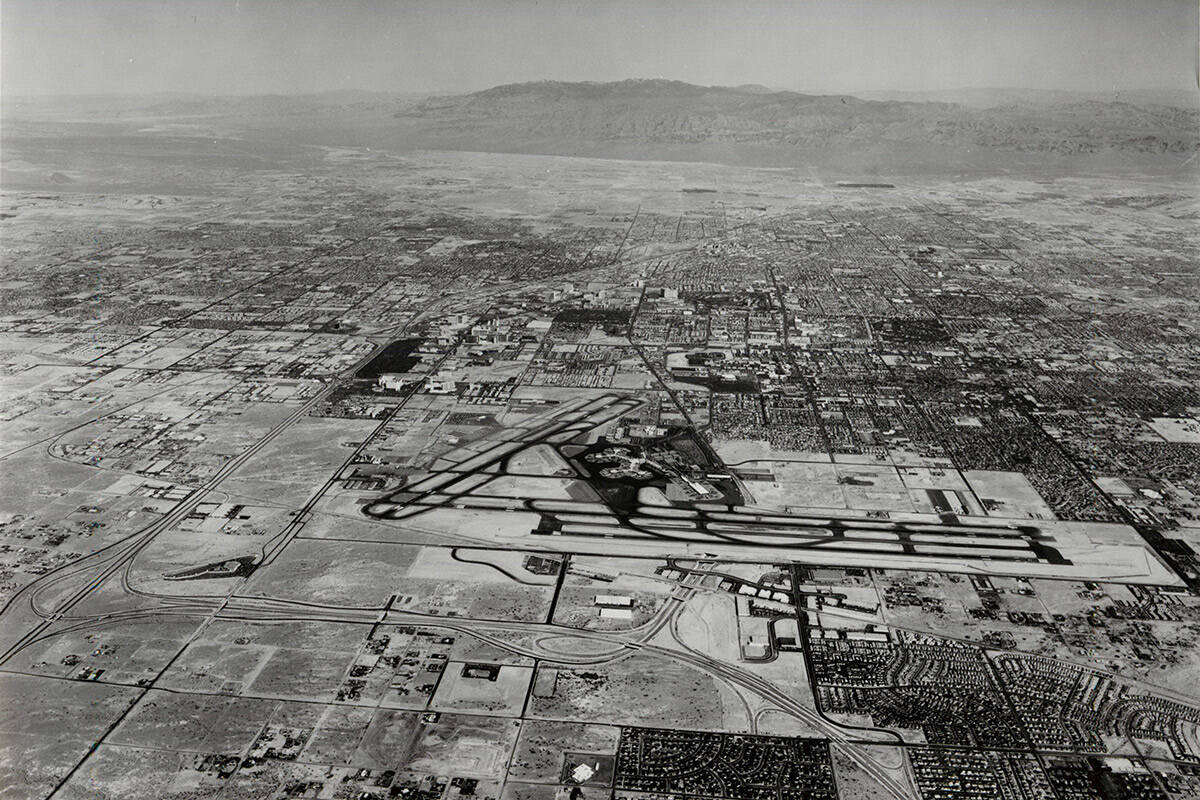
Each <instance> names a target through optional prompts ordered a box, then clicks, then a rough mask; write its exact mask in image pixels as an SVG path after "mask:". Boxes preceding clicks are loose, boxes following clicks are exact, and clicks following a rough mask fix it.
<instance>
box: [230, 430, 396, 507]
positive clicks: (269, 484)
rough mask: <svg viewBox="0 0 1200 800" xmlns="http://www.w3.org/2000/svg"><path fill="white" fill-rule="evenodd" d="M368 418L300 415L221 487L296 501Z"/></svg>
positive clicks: (340, 456)
mask: <svg viewBox="0 0 1200 800" xmlns="http://www.w3.org/2000/svg"><path fill="white" fill-rule="evenodd" d="M377 424H378V423H376V422H375V421H373V420H354V419H330V418H323V417H305V418H303V419H302V420H299V421H298V422H296V423H295V424H293V425H292V426H290V427H289V428H288V429H287V430H285V431H284V432H283V433H282V434H280V435H279V436H278V437H277V438H275V439H273V440H272V441H271V443H270V444H269V445H268V446H267V447H265V448H263V449H262V450H261V451H259V452H258V453H256V454H255V455H254V457H253V458H251V459H250V460H249V461H247V462H246V463H245V465H243V466H242V467H241V469H239V470H238V471H237V472H235V473H234V474H233V475H232V476H231V477H230V478H229V480H227V481H225V482H224V483H223V484H222V485H221V488H222V489H223V490H224V491H227V492H230V493H232V494H236V495H240V496H243V497H247V498H258V499H262V500H269V501H271V502H273V503H278V504H281V505H289V506H293V507H299V506H301V505H303V504H304V501H305V500H306V499H307V498H308V497H309V496H310V495H311V494H312V493H313V492H314V491H316V490H317V489H318V488H320V486H321V485H322V484H324V483H325V480H326V479H327V478H328V477H329V476H330V475H331V474H333V472H334V470H336V469H337V467H339V466H340V465H341V464H342V462H343V461H345V460H346V458H347V457H348V456H349V455H350V453H351V452H352V449H351V448H352V446H355V445H357V444H358V442H360V441H362V440H363V439H364V438H366V437H367V436H368V435H369V434H370V433H371V431H372V430H374V429H375V427H376V425H377Z"/></svg>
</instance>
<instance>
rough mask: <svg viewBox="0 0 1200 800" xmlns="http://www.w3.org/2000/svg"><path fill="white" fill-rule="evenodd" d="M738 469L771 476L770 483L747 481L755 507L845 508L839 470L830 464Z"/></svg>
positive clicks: (751, 465) (783, 463) (777, 463)
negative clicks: (761, 472)
mask: <svg viewBox="0 0 1200 800" xmlns="http://www.w3.org/2000/svg"><path fill="white" fill-rule="evenodd" d="M737 469H742V470H746V471H747V472H751V473H752V474H757V473H758V472H759V471H764V472H765V473H769V474H770V476H771V480H747V481H746V488H747V489H748V490H749V491H750V494H751V495H752V496H753V498H754V504H755V505H759V506H765V507H767V508H778V509H798V510H799V509H808V508H821V509H838V508H846V497H845V495H844V494H843V492H842V487H841V485H840V484H839V483H838V475H837V469H838V468H837V467H835V466H834V465H833V464H830V463H828V461H825V462H824V463H822V462H814V461H747V462H744V463H742V464H739V465H738V466H737Z"/></svg>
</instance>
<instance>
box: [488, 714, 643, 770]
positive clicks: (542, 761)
mask: <svg viewBox="0 0 1200 800" xmlns="http://www.w3.org/2000/svg"><path fill="white" fill-rule="evenodd" d="M620 738H621V730H620V729H619V728H615V727H612V726H609V725H588V724H586V723H582V722H552V721H549V720H527V721H525V723H524V724H522V726H521V735H520V736H519V737H518V738H517V749H516V751H514V753H513V758H512V762H511V763H510V764H509V768H508V774H509V777H510V778H513V779H514V780H528V781H556V780H559V778H560V777H561V775H562V765H563V753H567V752H571V753H595V754H598V755H611V754H613V753H616V752H617V743H618V742H619V741H620Z"/></svg>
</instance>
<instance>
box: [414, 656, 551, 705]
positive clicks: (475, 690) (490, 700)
mask: <svg viewBox="0 0 1200 800" xmlns="http://www.w3.org/2000/svg"><path fill="white" fill-rule="evenodd" d="M532 678H533V670H532V669H531V668H530V667H518V666H512V665H508V666H504V665H500V664H485V663H479V662H463V661H451V662H449V663H448V664H446V669H445V670H444V672H443V675H442V680H441V682H440V683H438V688H437V693H436V694H434V696H433V702H432V703H431V704H430V708H434V709H437V710H438V711H459V712H463V713H477V714H498V715H502V716H512V717H517V716H520V715H521V708H522V706H524V704H525V694H526V692H527V691H528V689H529V681H530V680H531V679H532Z"/></svg>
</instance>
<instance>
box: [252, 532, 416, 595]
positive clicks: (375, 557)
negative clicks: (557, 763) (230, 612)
mask: <svg viewBox="0 0 1200 800" xmlns="http://www.w3.org/2000/svg"><path fill="white" fill-rule="evenodd" d="M418 552H419V548H417V547H414V546H411V545H403V544H367V543H362V542H333V541H326V540H323V539H322V540H317V539H297V540H295V541H293V542H292V543H291V544H289V545H288V546H287V547H286V548H285V549H284V550H283V552H282V553H281V554H280V555H279V557H278V558H276V559H275V560H274V561H273V562H271V563H270V564H268V565H266V566H264V567H260V568H259V569H258V570H257V571H256V572H255V573H254V575H252V576H251V577H250V580H249V581H247V582H246V586H245V588H244V589H243V590H242V593H243V594H245V595H247V596H259V597H276V598H282V599H289V600H302V601H304V602H306V603H324V604H329V605H339V606H360V607H361V606H382V605H383V604H384V603H386V602H387V600H388V598H389V597H390V596H391V595H392V594H394V593H395V592H396V591H397V589H398V588H399V584H400V576H401V575H403V574H404V571H405V570H407V569H408V567H409V566H410V565H411V564H412V563H413V561H414V560H415V559H416V557H417V554H418Z"/></svg>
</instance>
